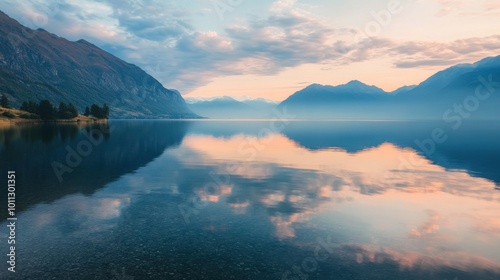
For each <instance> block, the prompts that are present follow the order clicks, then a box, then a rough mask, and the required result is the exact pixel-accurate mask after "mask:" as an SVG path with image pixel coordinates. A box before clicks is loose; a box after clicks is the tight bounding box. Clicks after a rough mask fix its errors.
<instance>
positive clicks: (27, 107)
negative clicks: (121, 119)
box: [0, 95, 109, 120]
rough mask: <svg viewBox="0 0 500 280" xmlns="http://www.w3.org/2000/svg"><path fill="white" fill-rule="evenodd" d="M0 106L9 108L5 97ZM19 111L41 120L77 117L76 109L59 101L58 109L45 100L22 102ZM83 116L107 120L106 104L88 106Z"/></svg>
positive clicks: (0, 101)
mask: <svg viewBox="0 0 500 280" xmlns="http://www.w3.org/2000/svg"><path fill="white" fill-rule="evenodd" d="M0 106H2V107H4V108H11V106H10V105H9V100H8V99H7V97H6V96H5V95H2V97H1V98H0ZM19 110H21V111H26V112H28V113H31V114H35V115H38V116H39V117H40V119H42V120H55V119H72V118H76V117H77V116H78V109H77V108H76V106H75V105H73V103H71V102H70V103H68V104H66V103H64V102H62V101H61V103H59V107H56V106H54V105H53V104H52V103H51V102H50V101H49V100H47V99H44V100H41V101H40V102H39V103H36V102H35V101H24V102H23V103H22V105H21V107H20V108H19ZM83 115H85V116H87V117H88V116H94V117H96V118H98V119H107V118H109V107H108V105H106V103H104V104H103V105H102V107H100V106H99V105H97V104H95V103H94V104H92V105H91V106H90V108H89V107H88V106H87V107H86V108H85V112H84V114H83Z"/></svg>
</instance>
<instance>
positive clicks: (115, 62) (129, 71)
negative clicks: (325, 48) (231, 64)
mask: <svg viewBox="0 0 500 280" xmlns="http://www.w3.org/2000/svg"><path fill="white" fill-rule="evenodd" d="M499 91H500V56H497V57H489V58H485V59H483V60H480V61H478V62H476V63H473V64H459V65H455V66H453V67H450V68H447V69H445V70H442V71H439V72H438V73H436V74H434V75H433V76H431V77H429V78H428V79H427V80H425V81H423V82H422V83H420V84H419V85H414V86H404V87H401V88H399V89H397V90H395V91H393V92H386V91H384V90H382V89H380V88H378V87H376V86H373V85H367V84H364V83H362V82H360V81H357V80H353V81H350V82H348V83H346V84H342V85H337V86H329V85H319V84H312V85H309V86H307V87H306V88H304V89H302V90H300V91H297V92H295V93H294V94H292V95H290V96H289V97H288V98H287V99H285V100H284V101H282V102H281V103H279V104H276V103H274V102H271V101H267V100H264V99H256V100H244V101H238V100H235V99H233V98H231V97H227V96H226V97H220V98H214V99H210V100H203V99H201V100H200V99H190V100H189V104H186V102H185V100H184V99H183V97H182V96H181V94H180V93H179V92H178V91H177V90H174V89H166V88H165V87H163V85H162V84H161V83H160V82H159V81H157V80H156V79H155V78H153V77H152V76H150V75H148V74H147V73H146V72H145V71H143V70H142V69H141V68H139V67H137V66H135V65H133V64H130V63H127V62H125V61H123V60H121V59H119V58H117V57H115V56H113V55H112V54H110V53H108V52H106V51H104V50H102V49H100V48H98V47H97V46H95V45H93V44H92V43H89V42H87V41H85V40H78V41H76V42H72V41H68V40H66V39H64V38H61V37H58V36H57V35H55V34H52V33H49V32H47V31H45V30H43V29H38V30H32V29H30V28H27V27H24V26H23V25H21V24H19V23H18V22H17V21H15V20H14V19H12V18H10V17H9V16H7V15H6V14H4V13H3V12H1V11H0V94H5V95H6V96H7V97H8V98H9V100H10V102H11V104H12V105H13V106H14V107H19V106H20V105H21V103H22V102H23V101H29V100H33V101H40V100H42V99H48V100H50V101H51V102H52V103H54V104H56V105H57V104H59V103H60V102H61V101H62V102H65V103H68V102H71V103H73V104H74V105H76V107H77V108H78V110H79V111H80V112H83V110H84V108H85V107H86V106H89V105H91V104H93V103H97V104H103V103H107V104H108V106H109V107H110V111H111V112H110V117H111V118H199V116H203V117H208V118H268V117H272V114H273V113H272V112H273V109H275V108H276V107H277V109H278V110H285V109H286V111H287V112H288V114H290V115H294V116H295V117H296V118H312V119H314V118H335V119H354V120H356V119H358V120H360V119H370V120H373V119H445V120H448V121H454V120H455V121H458V119H460V118H476V119H497V118H499V117H500V114H499V110H498V108H499V107H500V94H499Z"/></svg>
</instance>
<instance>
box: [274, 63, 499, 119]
mask: <svg viewBox="0 0 500 280" xmlns="http://www.w3.org/2000/svg"><path fill="white" fill-rule="evenodd" d="M478 89H479V91H478ZM499 107H500V56H497V57H489V58H485V59H483V60H481V61H478V62H476V63H473V64H459V65H455V66H452V67H450V68H447V69H445V70H442V71H439V72H438V73H436V74H434V75H432V76H431V77H429V78H428V79H426V80H425V81H423V82H422V83H420V84H419V85H417V86H405V87H402V88H400V89H397V90H396V91H393V92H391V93H387V92H384V91H383V90H382V89H380V88H377V87H375V86H369V85H366V84H363V83H361V82H359V81H351V82H349V83H347V84H345V85H339V86H323V85H317V84H313V85H310V86H308V87H306V88H304V89H302V90H300V91H298V92H296V93H294V94H292V95H291V96H290V97H288V98H287V99H286V100H284V101H283V102H282V103H281V104H280V105H279V106H278V108H279V109H285V108H286V110H287V113H289V114H291V115H295V117H297V118H338V119H443V120H445V121H447V122H455V123H458V122H459V121H460V120H459V118H461V119H469V118H471V119H498V118H500V110H498V108H499ZM461 110H462V111H461ZM463 110H465V112H464V111H463Z"/></svg>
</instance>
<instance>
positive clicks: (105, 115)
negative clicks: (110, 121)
mask: <svg viewBox="0 0 500 280" xmlns="http://www.w3.org/2000/svg"><path fill="white" fill-rule="evenodd" d="M102 118H103V119H107V118H109V107H108V105H107V104H106V103H104V104H103V105H102Z"/></svg>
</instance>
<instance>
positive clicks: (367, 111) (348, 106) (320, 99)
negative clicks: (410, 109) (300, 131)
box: [278, 80, 391, 119]
mask: <svg viewBox="0 0 500 280" xmlns="http://www.w3.org/2000/svg"><path fill="white" fill-rule="evenodd" d="M388 98H391V95H390V94H388V93H387V92H385V91H383V90H382V89H380V88H378V87H376V86H369V85H366V84H364V83H362V82H360V81H357V80H354V81H350V82H349V83H347V84H343V85H338V86H328V85H319V84H312V85H309V86H308V87H306V88H304V89H302V90H300V91H298V92H296V93H294V94H292V95H291V96H289V97H288V98H287V99H285V100H284V101H283V102H281V103H280V104H279V106H278V109H282V110H283V109H286V111H287V112H289V113H290V114H292V115H295V117H297V118H341V119H345V118H349V119H352V118H354V119H364V118H372V117H373V116H374V115H377V113H376V112H375V111H378V110H379V108H376V106H375V104H381V103H382V102H383V101H384V100H387V99H388Z"/></svg>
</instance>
